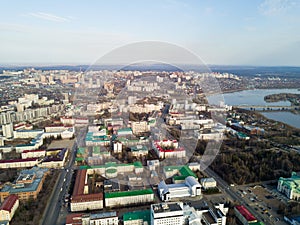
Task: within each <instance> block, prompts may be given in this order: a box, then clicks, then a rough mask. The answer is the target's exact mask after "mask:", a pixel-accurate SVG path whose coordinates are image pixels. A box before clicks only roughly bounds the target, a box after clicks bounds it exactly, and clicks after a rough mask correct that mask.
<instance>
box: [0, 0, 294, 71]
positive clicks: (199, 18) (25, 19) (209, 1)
mask: <svg viewBox="0 0 300 225" xmlns="http://www.w3.org/2000/svg"><path fill="white" fill-rule="evenodd" d="M299 12H300V1H298V0H251V1H247V0H242V1H241V0H226V1H219V0H194V1H192V0H191V1H183V0H182V1H179V0H151V1H150V0H149V1H140V0H137V1H135V0H128V1H124V0H119V1H117V0H111V1H102V0H99V1H96V0H95V1H92V0H90V1H76V0H73V1H61V0H52V1H31V0H26V1H14V0H11V1H2V2H1V13H0V65H25V64H32V65H34V64H45V65H49V64H51V65H53V64H59V65H61V64H68V65H70V64H92V63H94V62H95V61H96V60H97V59H99V58H101V57H102V56H103V55H105V54H107V53H109V52H111V51H112V50H114V49H116V48H119V47H121V46H124V45H128V44H131V43H135V42H143V41H159V42H167V43H170V44H173V45H178V46H180V47H182V48H184V49H187V50H188V51H191V52H193V53H194V54H196V55H197V56H199V57H200V58H201V60H202V61H203V62H204V63H206V64H217V65H258V66H300V29H299V28H300V13H299ZM170 57H172V55H170Z"/></svg>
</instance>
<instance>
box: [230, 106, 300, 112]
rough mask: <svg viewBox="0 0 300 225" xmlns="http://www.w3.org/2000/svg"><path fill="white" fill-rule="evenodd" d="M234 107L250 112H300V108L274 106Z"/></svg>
mask: <svg viewBox="0 0 300 225" xmlns="http://www.w3.org/2000/svg"><path fill="white" fill-rule="evenodd" d="M234 107H237V108H241V109H250V110H263V111H289V110H300V106H274V105H236V106H234Z"/></svg>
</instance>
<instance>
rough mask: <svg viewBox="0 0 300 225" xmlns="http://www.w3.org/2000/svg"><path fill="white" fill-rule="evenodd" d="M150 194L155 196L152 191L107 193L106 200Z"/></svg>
mask: <svg viewBox="0 0 300 225" xmlns="http://www.w3.org/2000/svg"><path fill="white" fill-rule="evenodd" d="M148 194H153V191H152V189H144V190H133V191H119V192H111V193H105V198H118V197H129V196H137V195H148Z"/></svg>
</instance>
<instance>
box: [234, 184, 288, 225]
mask: <svg viewBox="0 0 300 225" xmlns="http://www.w3.org/2000/svg"><path fill="white" fill-rule="evenodd" d="M236 189H237V191H238V192H239V194H240V195H241V196H242V197H243V198H244V199H245V201H246V202H247V204H248V205H249V206H251V207H252V208H253V209H254V210H255V211H257V212H258V213H260V214H261V216H262V217H263V218H264V219H265V221H270V222H272V223H274V224H278V225H286V224H287V223H286V222H285V221H283V216H282V215H279V214H277V210H278V208H279V205H280V204H286V203H287V201H288V199H287V198H286V197H285V196H283V195H282V194H281V193H278V191H277V190H276V188H275V187H273V186H266V187H263V186H261V185H242V186H238V187H236Z"/></svg>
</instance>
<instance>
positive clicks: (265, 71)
mask: <svg viewBox="0 0 300 225" xmlns="http://www.w3.org/2000/svg"><path fill="white" fill-rule="evenodd" d="M31 67H34V68H35V69H41V70H71V71H80V70H81V71H83V72H84V71H86V70H89V69H92V70H140V71H149V70H152V71H182V70H185V71H189V70H194V71H203V67H199V66H197V65H182V66H180V68H177V67H176V66H173V65H167V64H132V65H126V66H123V65H93V66H89V65H58V66H55V65H51V66H34V65H32V66H29V65H28V66H0V73H2V71H3V70H23V69H26V68H31ZM208 67H209V69H210V70H211V71H212V72H221V73H232V74H236V75H239V76H261V77H282V78H283V77H286V78H300V67H290V66H231V65H208ZM204 71H205V70H204Z"/></svg>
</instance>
